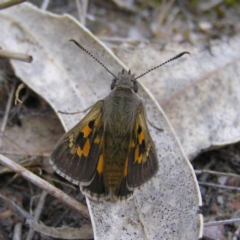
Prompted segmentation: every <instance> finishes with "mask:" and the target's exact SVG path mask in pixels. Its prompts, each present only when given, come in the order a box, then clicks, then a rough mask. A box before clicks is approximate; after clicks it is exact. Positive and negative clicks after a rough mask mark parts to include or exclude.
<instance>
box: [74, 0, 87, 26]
mask: <svg viewBox="0 0 240 240" xmlns="http://www.w3.org/2000/svg"><path fill="white" fill-rule="evenodd" d="M76 5H77V10H78V17H79V21H80V23H82V25H83V26H85V25H86V15H87V6H88V0H76Z"/></svg>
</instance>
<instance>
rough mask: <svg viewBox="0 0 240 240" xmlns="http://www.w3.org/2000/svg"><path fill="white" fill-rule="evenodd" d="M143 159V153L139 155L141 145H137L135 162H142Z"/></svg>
mask: <svg viewBox="0 0 240 240" xmlns="http://www.w3.org/2000/svg"><path fill="white" fill-rule="evenodd" d="M142 160H143V155H142V154H141V155H140V156H139V145H137V148H136V149H135V156H134V162H137V163H141V162H142Z"/></svg>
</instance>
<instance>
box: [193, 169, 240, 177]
mask: <svg viewBox="0 0 240 240" xmlns="http://www.w3.org/2000/svg"><path fill="white" fill-rule="evenodd" d="M195 173H196V174H202V173H209V174H212V175H217V176H226V177H236V178H240V175H239V174H234V173H225V172H216V171H211V170H195Z"/></svg>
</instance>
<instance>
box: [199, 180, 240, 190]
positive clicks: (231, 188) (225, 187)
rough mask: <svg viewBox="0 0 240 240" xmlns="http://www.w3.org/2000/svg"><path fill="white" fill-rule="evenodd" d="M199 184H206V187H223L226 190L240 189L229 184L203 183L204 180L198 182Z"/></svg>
mask: <svg viewBox="0 0 240 240" xmlns="http://www.w3.org/2000/svg"><path fill="white" fill-rule="evenodd" d="M198 183H199V184H200V185H203V186H208V187H215V188H224V189H227V190H235V191H240V188H239V187H230V186H223V185H220V184H215V183H205V182H198Z"/></svg>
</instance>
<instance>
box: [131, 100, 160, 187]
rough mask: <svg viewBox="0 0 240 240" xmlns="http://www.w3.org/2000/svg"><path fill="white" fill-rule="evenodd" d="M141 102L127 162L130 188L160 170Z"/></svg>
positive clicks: (143, 181) (138, 184)
mask: <svg viewBox="0 0 240 240" xmlns="http://www.w3.org/2000/svg"><path fill="white" fill-rule="evenodd" d="M145 119H146V118H145V112H144V106H143V104H142V103H141V104H140V106H139V111H138V114H137V117H136V122H135V126H134V129H133V132H132V139H131V142H130V150H129V155H128V159H127V161H128V163H127V166H128V168H127V176H126V179H127V186H128V187H129V189H132V188H135V187H138V186H140V185H141V184H143V183H145V182H146V181H148V180H149V179H150V178H151V177H152V176H153V175H154V174H155V173H156V172H157V170H158V159H157V153H156V150H155V146H154V143H153V140H152V138H151V136H150V134H149V131H148V127H147V123H146V120H145Z"/></svg>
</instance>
